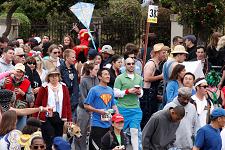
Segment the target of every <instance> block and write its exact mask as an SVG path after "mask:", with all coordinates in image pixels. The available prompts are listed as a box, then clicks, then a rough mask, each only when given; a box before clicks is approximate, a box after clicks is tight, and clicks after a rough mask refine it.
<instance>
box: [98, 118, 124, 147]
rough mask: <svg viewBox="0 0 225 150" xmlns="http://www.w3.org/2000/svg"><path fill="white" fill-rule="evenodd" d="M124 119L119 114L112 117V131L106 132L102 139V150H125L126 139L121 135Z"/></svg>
mask: <svg viewBox="0 0 225 150" xmlns="http://www.w3.org/2000/svg"><path fill="white" fill-rule="evenodd" d="M123 126H124V118H123V116H122V115H121V114H114V115H113V116H112V127H113V129H112V130H110V131H108V132H107V133H106V134H105V135H104V136H103V138H102V141H101V142H102V150H124V149H126V147H125V146H126V137H125V135H124V133H123V131H122V130H123Z"/></svg>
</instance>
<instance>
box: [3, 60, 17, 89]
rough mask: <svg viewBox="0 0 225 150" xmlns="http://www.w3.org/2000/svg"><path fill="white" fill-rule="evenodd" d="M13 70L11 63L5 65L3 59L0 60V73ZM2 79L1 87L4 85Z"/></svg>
mask: <svg viewBox="0 0 225 150" xmlns="http://www.w3.org/2000/svg"><path fill="white" fill-rule="evenodd" d="M13 69H14V66H13V65H12V63H10V64H7V63H6V62H5V60H4V59H3V58H0V73H2V72H6V71H11V70H13ZM4 81H5V80H4V79H3V80H1V81H0V86H3V84H4Z"/></svg>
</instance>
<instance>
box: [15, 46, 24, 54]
mask: <svg viewBox="0 0 225 150" xmlns="http://www.w3.org/2000/svg"><path fill="white" fill-rule="evenodd" d="M14 51H15V55H24V54H25V53H24V51H23V48H21V47H17V48H14Z"/></svg>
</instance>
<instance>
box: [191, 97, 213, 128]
mask: <svg viewBox="0 0 225 150" xmlns="http://www.w3.org/2000/svg"><path fill="white" fill-rule="evenodd" d="M191 98H192V99H193V100H194V101H195V103H196V108H197V113H198V120H199V124H200V127H203V126H204V125H206V118H207V113H208V102H207V100H206V98H205V97H204V98H203V99H202V100H200V99H199V98H197V96H196V95H193V96H192V97H191ZM210 102H211V101H210ZM213 109H214V107H213V104H212V102H211V108H210V113H211V112H212V110H213Z"/></svg>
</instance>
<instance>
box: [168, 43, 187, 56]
mask: <svg viewBox="0 0 225 150" xmlns="http://www.w3.org/2000/svg"><path fill="white" fill-rule="evenodd" d="M171 54H188V52H187V51H186V50H185V47H184V46H183V45H177V46H175V47H174V50H173V51H172V52H171Z"/></svg>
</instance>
